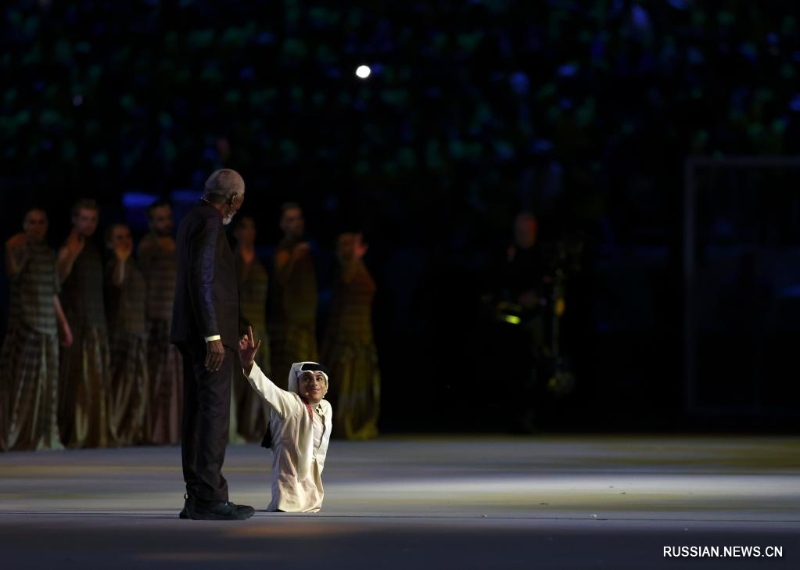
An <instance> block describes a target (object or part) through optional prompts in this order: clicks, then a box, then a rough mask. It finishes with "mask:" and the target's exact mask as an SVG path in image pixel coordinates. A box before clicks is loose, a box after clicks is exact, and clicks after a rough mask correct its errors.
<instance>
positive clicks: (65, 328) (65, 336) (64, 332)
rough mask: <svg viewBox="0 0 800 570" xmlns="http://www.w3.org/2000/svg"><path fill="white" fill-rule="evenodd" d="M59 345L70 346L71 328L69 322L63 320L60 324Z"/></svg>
mask: <svg viewBox="0 0 800 570" xmlns="http://www.w3.org/2000/svg"><path fill="white" fill-rule="evenodd" d="M60 336H61V339H60V340H61V346H64V347H69V346H72V329H71V328H70V327H69V323H67V322H65V323H64V324H63V325H62V326H61V335H60Z"/></svg>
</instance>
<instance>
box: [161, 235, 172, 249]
mask: <svg viewBox="0 0 800 570" xmlns="http://www.w3.org/2000/svg"><path fill="white" fill-rule="evenodd" d="M158 247H160V248H161V249H163V250H164V251H168V252H173V251H175V240H174V239H172V236H160V237H159V238H158Z"/></svg>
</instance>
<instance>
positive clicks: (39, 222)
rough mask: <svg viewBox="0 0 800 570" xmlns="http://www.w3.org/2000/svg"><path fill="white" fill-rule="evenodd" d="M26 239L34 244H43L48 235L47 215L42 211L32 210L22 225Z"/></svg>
mask: <svg viewBox="0 0 800 570" xmlns="http://www.w3.org/2000/svg"><path fill="white" fill-rule="evenodd" d="M22 229H23V231H24V232H25V237H26V238H27V239H28V240H29V241H31V242H33V243H42V242H43V241H44V238H45V236H46V235H47V215H46V214H45V213H44V212H42V211H41V210H31V211H30V212H28V213H27V214H26V215H25V221H24V222H23V223H22Z"/></svg>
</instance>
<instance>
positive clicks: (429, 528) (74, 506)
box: [0, 436, 800, 570]
mask: <svg viewBox="0 0 800 570" xmlns="http://www.w3.org/2000/svg"><path fill="white" fill-rule="evenodd" d="M798 452H800V438H788V437H782V438H768V437H765V438H758V437H739V438H737V437H729V438H725V437H706V438H703V437H673V438H669V437H645V436H639V437H622V436H611V437H600V436H586V437H580V436H569V437H566V436H558V437H557V436H552V437H548V436H538V437H531V438H501V437H478V438H469V437H450V438H448V437H414V438H399V437H393V438H385V439H380V440H376V441H370V442H339V441H337V442H334V443H332V445H331V450H330V453H329V458H328V462H327V464H326V471H325V474H324V476H323V479H324V481H325V489H326V496H325V505H324V507H325V508H324V510H323V512H322V513H319V514H316V515H292V514H283V515H281V514H276V513H266V512H264V511H263V509H264V508H265V506H266V504H267V503H268V501H269V479H268V473H267V469H268V465H269V452H266V451H265V450H263V449H261V448H260V447H258V446H256V445H243V446H232V447H230V448H229V451H228V457H227V460H226V469H225V472H226V475H227V477H228V481H229V484H230V488H231V499H232V500H234V501H237V502H241V503H247V504H252V505H253V506H255V507H256V508H257V509H260V510H259V512H257V513H256V516H255V517H254V518H253V519H251V520H249V521H243V522H235V523H213V522H201V521H180V520H178V519H177V512H178V510H179V509H180V507H181V506H182V493H183V489H182V481H181V470H180V450H179V449H178V448H177V447H167V448H128V449H109V450H82V451H62V452H52V453H46V452H40V453H6V454H0V550H2V551H3V552H4V553H8V554H7V555H8V556H10V557H11V558H6V559H7V560H9V559H14V560H18V561H19V562H20V564H21V566H15V568H17V567H25V564H28V563H30V564H33V562H40V563H42V564H44V565H49V564H63V563H64V562H65V561H70V560H72V561H75V562H79V563H80V564H81V565H82V567H83V566H85V567H87V568H89V567H93V566H92V564H94V563H95V561H97V565H96V566H94V567H98V568H100V567H104V566H102V564H101V562H102V561H105V562H109V561H110V560H113V561H114V562H113V570H122V569H123V568H129V567H130V568H135V567H148V568H150V567H159V565H163V567H164V568H166V567H168V566H169V565H170V564H173V563H176V562H192V563H193V564H195V565H200V566H203V568H206V567H207V568H212V567H226V568H227V567H231V568H249V567H262V568H263V566H264V565H265V564H267V565H268V564H270V563H276V564H286V562H287V561H291V562H292V565H293V566H296V567H298V568H316V567H320V568H322V567H326V564H324V563H323V559H324V558H326V557H336V556H350V564H349V566H351V567H353V568H360V567H363V568H369V567H373V566H374V564H373V563H372V562H374V557H373V555H374V556H381V554H380V553H381V552H383V553H384V557H385V553H386V552H387V551H388V552H390V553H393V554H392V556H390V557H389V558H388V559H385V560H384V562H385V564H386V565H387V566H386V568H401V567H403V568H406V567H408V568H414V566H415V565H418V566H419V570H422V568H424V567H427V566H426V565H422V562H421V561H425V560H427V561H430V560H433V559H436V560H440V558H441V560H440V562H441V561H444V562H445V566H449V565H451V564H455V563H456V562H458V564H459V566H458V567H464V568H470V567H474V568H484V567H487V564H488V565H491V566H492V567H498V568H500V567H507V568H512V567H530V566H525V565H524V564H523V562H524V561H525V560H527V559H528V553H527V552H526V544H527V543H528V542H531V541H532V542H531V544H533V543H535V544H539V546H540V549H541V557H540V558H539V561H540V563H541V564H539V565H537V567H548V566H547V564H552V567H553V568H568V567H576V568H577V567H584V566H582V565H583V564H584V563H588V564H589V565H590V566H597V565H600V566H602V564H599V563H598V562H597V561H598V560H604V561H605V562H604V564H608V567H614V568H625V567H630V568H635V567H643V566H641V565H639V566H637V565H636V564H634V562H636V563H637V564H639V563H641V564H644V565H645V566H647V567H660V565H661V564H666V562H665V561H664V559H663V557H662V556H659V555H658V554H659V552H658V551H659V545H660V544H661V543H663V542H664V541H665V540H667V538H666V537H669V540H671V541H675V540H678V541H680V540H694V541H703V540H707V541H713V540H716V541H717V543H720V544H722V542H720V541H724V540H739V541H745V542H746V541H748V540H750V541H761V542H760V543H761V544H772V543H776V542H780V541H783V542H784V543H785V544H784V546H786V547H787V548H786V552H787V554H786V556H785V557H784V559H783V560H781V561H777V560H773V561H771V563H770V568H781V567H782V566H781V565H780V564H781V563H782V562H786V563H788V562H789V561H791V560H794V561H795V562H800V556H798V555H800V547H798V549H797V552H794V553H793V552H792V550H791V549H790V548H789V544H788V542H787V541H789V540H791V541H792V543H793V544H795V543H796V544H800V453H798ZM45 537H46V539H45ZM198 537H199V538H198ZM632 537H633V538H632ZM722 537H730V538H722ZM631 540H634V542H630V541H631ZM537 541H539V542H537ZM625 541H627V542H625ZM726 544H727V543H726ZM265 545H269V547H267V546H265ZM566 545H569V547H567V546H566ZM623 545H630V546H623ZM487 548H490V549H492V548H494V549H496V548H502V549H503V550H502V552H503V556H502V557H500V558H498V557H497V556H496V551H491V550H490V551H486V549H487ZM315 549H316V550H315ZM387 549H388V550H387ZM448 549H449V550H448ZM453 549H455V550H456V551H457V552H458V553H460V554H457V555H455V558H454V557H453ZM628 549H633V550H632V551H631V552H633V551H636V552H638V555H637V556H632V555H631V556H628ZM637 549H638V550H637ZM112 551H114V552H118V553H120V554H118V555H112V554H111V552H112ZM486 552H489V553H486ZM492 552H495V554H492ZM447 553H449V554H447ZM320 557H321V558H320ZM417 557H419V560H418V559H417ZM371 561H372V562H371ZM415 561H416V562H415ZM612 562H613V563H612ZM745 562H746V561H737V565H736V568H737V569H738V568H746V567H749V566H747V564H746V563H745ZM672 563H673V564H674V563H675V561H672ZM259 565H260V566H259ZM695 566H696V564H695ZM30 567H36V566H33V565H31V566H30ZM105 567H107V566H105ZM170 567H171V566H170ZM453 567H456V566H453ZM664 567H665V568H666V567H668V566H664ZM718 567H719V566H718ZM787 567H789V566H787ZM792 567H800V564H797V565H796V566H794V565H793V566H792ZM328 568H329V566H328Z"/></svg>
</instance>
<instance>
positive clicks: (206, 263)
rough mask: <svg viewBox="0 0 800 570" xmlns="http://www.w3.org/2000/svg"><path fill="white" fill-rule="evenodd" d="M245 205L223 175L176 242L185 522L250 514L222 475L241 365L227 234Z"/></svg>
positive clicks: (238, 185)
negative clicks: (233, 499) (236, 501)
mask: <svg viewBox="0 0 800 570" xmlns="http://www.w3.org/2000/svg"><path fill="white" fill-rule="evenodd" d="M242 202H244V180H243V179H242V177H241V176H240V175H239V173H238V172H236V171H234V170H229V169H222V170H217V171H216V172H214V173H213V174H211V176H209V178H208V180H207V181H206V184H205V192H204V194H203V197H202V200H200V201H199V202H198V203H197V204H196V205H195V206H194V207H192V209H191V210H190V211H189V212H188V213H187V214H186V216H185V218H184V219H183V221H182V222H181V225H180V228H179V229H178V238H177V241H176V247H177V255H178V274H177V278H176V282H175V302H174V304H173V313H172V330H171V333H170V339H171V341H172V342H173V343H174V344H176V345H177V346H178V348H179V349H180V351H181V354H182V355H183V375H184V398H183V406H184V407H183V430H182V435H181V450H182V456H183V478H184V480H185V481H186V497H185V499H186V502H185V505H184V508H183V510H182V511H181V513H180V518H184V519H186V518H191V519H201V520H242V519H247V518H250V517H251V516H253V513H254V510H253V508H252V507H248V506H244V505H236V504H234V503H231V502H230V501H229V500H228V483H227V481H226V480H225V477H223V475H222V464H223V462H224V461H225V447H226V445H227V442H228V427H229V421H230V420H229V414H230V398H231V383H232V381H233V374H234V371H237V372H238V373H239V374H241V368H242V365H241V363H240V362H239V353H238V348H239V284H238V282H237V277H236V264H235V259H234V255H233V251H232V250H231V247H230V245H229V243H228V240H227V237H226V235H225V231H224V228H223V226H225V225H227V224H228V223H230V221H231V220H232V219H233V216H234V215H235V214H236V212H237V211H238V210H239V208H240V207H241V206H242Z"/></svg>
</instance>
